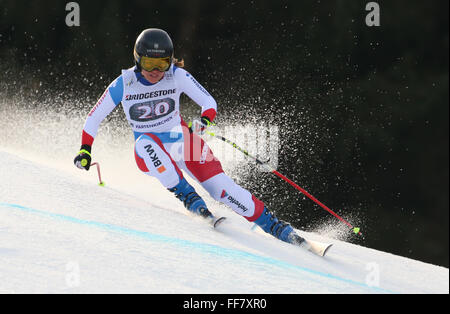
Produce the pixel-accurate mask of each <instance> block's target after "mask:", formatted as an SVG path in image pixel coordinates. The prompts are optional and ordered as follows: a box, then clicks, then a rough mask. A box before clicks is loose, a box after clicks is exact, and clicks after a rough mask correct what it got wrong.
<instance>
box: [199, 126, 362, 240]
mask: <svg viewBox="0 0 450 314" xmlns="http://www.w3.org/2000/svg"><path fill="white" fill-rule="evenodd" d="M205 133H206V134H209V135H211V136H212V137H215V138H217V139H219V140H222V141H224V142H226V143H228V144H230V145H231V146H233V147H234V148H236V149H237V150H239V151H240V152H242V153H243V154H244V155H246V156H248V157H250V158H252V159H253V160H255V161H256V163H257V164H259V165H262V166H264V167H265V168H266V169H268V170H269V171H270V172H271V173H273V174H275V175H276V176H278V177H280V178H281V179H283V180H284V181H286V182H287V183H289V184H290V185H292V186H293V187H294V188H295V189H297V190H299V191H300V192H302V193H303V194H304V195H306V196H307V197H308V198H309V199H310V200H312V201H313V202H314V203H316V204H317V205H319V206H320V207H322V208H323V209H325V210H326V211H327V212H329V213H330V214H331V215H333V216H334V217H336V218H337V219H339V220H340V221H341V222H342V223H344V224H346V225H347V227H349V228H350V229H351V230H352V231H353V233H355V234H358V235H360V236H362V233H361V232H360V228H358V227H353V226H352V225H351V224H350V223H349V222H348V221H346V220H345V219H343V218H342V217H340V216H339V215H338V214H336V213H335V212H334V211H332V210H331V209H330V208H328V207H327V206H326V205H325V204H323V203H322V202H320V201H319V200H318V199H317V198H315V197H314V196H312V195H311V194H310V193H308V192H307V191H306V190H305V189H303V188H302V187H300V186H299V185H298V184H296V183H295V182H293V181H292V180H290V179H288V178H287V177H286V176H284V175H282V174H281V173H279V172H278V171H277V170H276V169H274V168H272V167H271V166H270V165H269V164H268V163H265V162H262V161H261V160H259V159H258V158H256V157H254V156H252V155H251V154H250V153H249V152H248V151H247V150H245V149H243V148H241V147H239V146H238V145H237V144H236V143H233V142H232V141H230V140H228V139H226V138H225V137H223V136H221V135H216V134H214V133H212V132H208V131H206V132H205Z"/></svg>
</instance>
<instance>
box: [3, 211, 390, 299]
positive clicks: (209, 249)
mask: <svg viewBox="0 0 450 314" xmlns="http://www.w3.org/2000/svg"><path fill="white" fill-rule="evenodd" d="M0 206H2V207H9V208H13V209H18V210H21V211H23V212H28V213H31V214H36V215H40V216H45V217H50V218H53V219H58V220H63V221H68V222H71V223H76V224H79V225H84V226H90V227H94V228H97V229H102V230H106V231H112V232H117V233H121V234H126V235H131V236H136V237H139V238H143V239H146V240H150V241H153V242H162V243H168V244H173V245H177V246H181V247H184V248H188V249H196V250H199V251H201V252H203V253H207V254H213V255H218V256H222V257H233V258H239V259H242V258H245V259H247V260H251V261H256V262H262V263H265V264H270V265H273V266H278V267H281V268H288V269H293V270H299V271H302V272H306V273H309V274H312V275H317V276H320V277H324V278H329V279H333V280H336V281H340V282H345V283H347V284H351V285H354V286H360V287H362V288H365V289H369V290H374V291H378V292H383V293H394V292H392V291H389V290H386V289H382V288H379V287H372V286H369V285H367V284H365V283H362V282H357V281H354V280H350V279H345V278H342V277H338V276H335V275H331V274H327V273H323V272H319V271H315V270H312V269H309V268H304V267H300V266H297V265H292V264H289V263H287V262H283V261H280V260H276V259H273V258H270V257H265V256H260V255H256V254H253V253H249V252H245V251H240V250H236V249H230V248H224V247H220V246H218V245H213V244H207V243H199V242H194V241H188V240H183V239H177V238H172V237H168V236H163V235H159V234H153V233H149V232H146V231H139V230H134V229H130V228H127V227H121V226H117V225H112V224H107V223H102V222H97V221H91V220H84V219H80V218H75V217H71V216H67V215H62V214H55V213H51V212H47V211H42V210H38V209H34V208H29V207H25V206H21V205H17V204H8V203H0Z"/></svg>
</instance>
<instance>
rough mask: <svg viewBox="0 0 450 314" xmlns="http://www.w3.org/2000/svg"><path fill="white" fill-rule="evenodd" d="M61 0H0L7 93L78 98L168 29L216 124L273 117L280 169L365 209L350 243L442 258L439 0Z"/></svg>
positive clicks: (258, 176) (296, 213) (444, 50)
mask: <svg viewBox="0 0 450 314" xmlns="http://www.w3.org/2000/svg"><path fill="white" fill-rule="evenodd" d="M67 2H68V1H67ZM67 2H66V1H56V0H53V1H50V0H48V1H14V0H7V1H5V0H0V62H1V65H0V70H1V74H0V78H1V83H0V86H1V87H2V92H3V93H11V94H17V93H23V94H24V95H28V94H31V93H33V97H32V98H30V102H31V103H32V105H33V106H35V107H36V108H39V105H40V99H44V98H46V97H47V94H46V92H45V91H49V90H51V91H52V92H55V93H61V95H63V96H64V97H67V99H71V98H76V97H80V95H83V97H85V98H84V99H86V101H84V102H83V101H82V102H81V103H80V102H74V106H79V107H80V109H83V110H85V112H86V113H87V112H88V111H89V109H90V108H91V106H93V104H94V103H95V101H96V99H97V98H98V97H99V96H100V95H101V94H102V92H103V90H104V88H105V87H106V86H107V85H108V84H109V83H110V82H111V81H112V80H113V79H114V78H115V77H117V76H118V75H119V74H120V70H121V69H122V68H127V67H130V66H132V63H133V60H132V48H133V45H134V41H135V39H136V37H137V35H138V34H139V33H140V32H141V31H142V30H143V29H145V28H149V27H158V28H163V29H165V30H166V31H167V32H168V33H169V34H170V35H171V37H172V39H173V41H174V45H175V55H176V56H177V57H179V58H183V59H184V60H185V62H186V68H187V70H188V71H190V72H191V73H192V74H193V75H194V76H195V77H196V78H197V80H199V81H200V82H201V83H202V84H203V85H204V86H205V87H206V88H207V89H208V90H209V91H210V93H211V94H212V95H213V96H214V97H215V98H216V100H217V102H218V105H219V115H218V118H217V119H218V123H219V124H220V122H221V121H222V122H224V121H227V122H229V121H236V122H239V123H245V122H249V121H252V122H261V123H262V122H268V121H270V122H271V123H275V124H277V125H278V126H279V127H280V130H281V132H280V134H281V142H280V147H279V152H280V156H279V171H280V172H282V173H285V174H287V175H288V176H289V177H290V178H292V179H293V180H294V181H296V182H298V183H299V184H300V185H301V186H303V187H304V188H306V189H307V190H309V191H310V192H311V193H312V194H313V195H315V196H316V197H317V198H318V199H320V200H321V201H322V202H324V203H325V204H327V205H328V206H330V207H331V208H333V209H334V210H336V211H337V212H338V213H339V214H341V215H343V216H344V217H348V218H349V219H350V218H352V219H353V220H354V221H356V222H357V223H361V227H362V231H363V232H364V233H365V234H366V236H365V239H364V240H361V239H360V240H358V239H353V241H354V242H357V243H362V244H363V245H366V246H369V247H372V248H376V249H380V250H384V251H389V252H392V253H395V254H400V255H403V256H407V257H411V258H415V259H419V260H422V261H426V262H431V263H435V264H439V265H444V266H447V267H448V247H449V244H448V239H449V233H448V222H449V216H448V211H449V203H448V182H449V180H448V173H449V170H448V134H449V132H448V131H449V130H448V9H449V8H448V3H449V2H448V1H447V0H443V1H437V0H433V1H401V0H398V1H377V2H378V3H379V5H380V7H381V26H380V27H368V26H367V25H366V24H365V17H366V15H367V14H368V12H367V11H366V10H365V7H366V4H367V3H368V2H369V1H355V0H353V1H350V0H330V1H298V0H295V1H268V0H267V1H262V0H261V1H256V0H255V1H206V0H189V1H175V0H165V1H151V0H146V1H119V0H109V1H77V3H78V4H79V5H80V9H81V11H80V13H81V21H80V26H79V27H68V26H67V25H66V24H65V18H66V15H67V14H68V13H69V12H67V11H66V10H65V6H66V3H67ZM49 149H50V148H49ZM75 149H76V148H74V151H75ZM237 180H240V183H241V184H243V185H244V186H246V187H247V188H249V189H251V190H252V191H254V192H255V194H256V195H257V196H259V197H261V198H262V199H263V200H264V201H266V202H267V204H268V206H270V208H272V209H273V210H274V211H275V212H276V213H277V214H278V215H279V216H280V217H281V218H283V219H286V220H289V221H291V222H292V223H293V225H294V226H296V227H298V228H304V229H308V228H310V227H313V224H314V223H315V222H317V221H321V220H323V219H328V218H330V215H329V214H327V213H326V212H325V211H323V210H322V209H320V208H318V207H317V206H316V205H314V203H312V202H311V201H309V200H308V199H305V198H304V197H302V196H301V195H299V194H298V193H297V192H295V191H294V190H293V189H292V188H291V187H290V186H289V185H287V184H284V183H280V181H279V180H278V179H277V178H276V177H274V176H273V175H270V174H267V173H261V172H257V171H254V172H252V174H251V175H247V176H246V177H245V178H237ZM353 220H352V221H353Z"/></svg>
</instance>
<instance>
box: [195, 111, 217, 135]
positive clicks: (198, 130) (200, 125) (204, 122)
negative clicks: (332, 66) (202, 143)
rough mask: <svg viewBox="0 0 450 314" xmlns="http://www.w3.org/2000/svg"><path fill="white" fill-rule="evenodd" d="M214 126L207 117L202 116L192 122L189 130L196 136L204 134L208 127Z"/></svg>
mask: <svg viewBox="0 0 450 314" xmlns="http://www.w3.org/2000/svg"><path fill="white" fill-rule="evenodd" d="M214 125H216V124H215V123H213V122H211V121H210V120H209V118H208V117H206V116H203V117H201V118H200V120H198V119H195V120H194V121H193V122H192V126H191V130H192V132H194V133H195V134H197V135H200V136H201V135H204V134H205V132H206V129H207V128H209V127H210V126H214Z"/></svg>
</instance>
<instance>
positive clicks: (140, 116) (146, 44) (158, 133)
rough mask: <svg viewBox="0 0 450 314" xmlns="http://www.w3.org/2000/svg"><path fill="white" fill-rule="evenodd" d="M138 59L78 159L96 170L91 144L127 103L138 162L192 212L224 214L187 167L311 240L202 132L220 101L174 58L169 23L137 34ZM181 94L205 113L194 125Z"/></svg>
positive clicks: (282, 229)
mask: <svg viewBox="0 0 450 314" xmlns="http://www.w3.org/2000/svg"><path fill="white" fill-rule="evenodd" d="M134 60H135V66H133V67H132V68H129V69H127V70H122V74H121V75H120V76H119V77H118V78H116V79H115V80H114V81H113V82H112V83H111V84H110V85H109V86H108V87H107V88H106V90H105V92H104V93H103V95H102V96H101V98H100V99H99V100H98V102H97V104H96V105H95V106H94V107H93V108H92V110H91V111H90V113H89V115H88V117H87V119H86V123H85V125H84V128H83V133H82V143H81V144H82V145H81V149H80V151H79V153H78V155H77V156H76V157H75V159H74V164H75V165H76V166H77V167H78V168H80V169H86V170H89V167H90V164H91V147H92V144H93V142H94V138H95V136H96V135H97V131H98V128H99V126H100V123H101V122H102V121H103V120H104V119H105V118H106V116H107V115H108V114H109V113H110V112H111V111H112V110H113V109H114V108H115V107H116V106H117V105H118V104H120V103H121V104H122V107H123V110H124V112H125V115H126V117H127V119H128V122H129V124H130V126H131V128H132V130H133V132H134V136H135V158H136V163H137V166H138V168H139V169H140V170H141V171H142V172H144V173H145V174H147V175H150V176H153V177H155V178H157V179H158V180H159V181H160V182H161V184H162V185H163V186H164V187H166V188H167V189H168V190H169V191H171V192H173V193H174V194H175V196H176V197H177V198H179V199H180V200H181V201H182V202H183V203H184V206H185V207H186V208H187V209H188V210H189V211H191V212H193V213H195V214H198V215H201V216H203V217H205V218H207V219H210V220H211V221H212V222H214V221H215V219H216V218H215V217H214V216H213V214H212V213H211V212H210V211H209V210H208V207H207V206H206V204H205V202H204V200H203V199H202V198H201V197H200V196H199V195H198V194H197V192H196V191H195V189H194V188H193V187H192V186H191V185H190V184H189V182H188V181H187V180H186V178H185V177H184V175H183V172H182V171H181V170H183V171H184V172H185V173H187V174H188V175H189V176H190V177H192V178H193V179H195V180H197V182H199V183H200V185H201V186H202V187H203V188H204V189H205V190H206V191H208V193H209V194H210V195H211V197H212V198H213V199H215V200H217V201H220V202H222V203H224V204H226V205H228V206H229V207H231V208H232V209H233V210H234V211H235V212H236V213H238V214H239V215H241V216H243V217H244V218H246V219H247V220H248V221H251V222H254V223H256V224H257V225H259V226H260V227H261V228H262V229H263V230H264V231H265V232H267V233H270V234H272V235H273V236H275V237H276V238H278V239H280V240H282V241H285V242H288V243H292V244H296V245H300V246H301V245H304V244H305V243H304V242H305V241H304V239H303V238H302V237H300V236H299V235H297V234H296V233H295V231H294V230H293V228H292V227H291V226H290V225H289V224H287V223H285V222H282V221H280V220H278V219H277V218H276V217H275V216H274V214H273V213H272V212H270V211H268V210H267V208H266V207H265V206H264V203H263V202H262V201H260V200H259V199H257V198H256V197H255V196H254V195H252V194H251V193H250V192H249V191H247V190H245V189H243V188H242V187H241V186H239V185H237V184H236V183H235V182H234V181H233V180H232V179H231V178H230V177H228V176H227V175H226V174H225V173H224V172H223V170H222V166H221V164H220V162H219V161H218V160H217V158H215V157H214V155H213V153H212V151H211V150H210V148H209V147H208V146H207V144H206V143H205V142H204V141H203V139H202V138H201V137H200V136H199V135H202V134H203V133H204V131H205V129H206V128H208V127H209V126H210V125H211V124H212V122H213V121H214V118H215V116H216V108H217V104H216V101H215V100H214V98H213V97H212V96H211V95H210V94H209V93H208V92H207V91H206V90H205V88H203V86H201V85H200V84H199V83H198V82H197V81H196V80H195V79H194V77H193V76H192V75H191V74H190V73H189V72H187V71H185V70H184V69H183V68H182V67H183V62H179V61H178V60H176V59H175V58H174V57H173V44H172V40H171V39H170V37H169V35H168V34H167V33H166V32H165V31H163V30H161V29H156V28H150V29H146V30H144V31H143V32H142V33H141V34H140V35H139V37H138V38H137V40H136V44H135V46H134ZM181 93H185V94H186V95H188V96H189V97H190V98H191V99H192V100H194V101H195V102H196V103H197V104H198V105H200V106H201V108H202V111H201V119H200V121H197V123H196V125H194V127H193V128H190V127H188V126H187V124H186V123H185V122H184V121H183V119H182V118H181V115H180V103H179V100H180V95H181ZM192 129H194V130H197V132H193V130H192ZM197 133H199V135H198V134H197Z"/></svg>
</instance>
